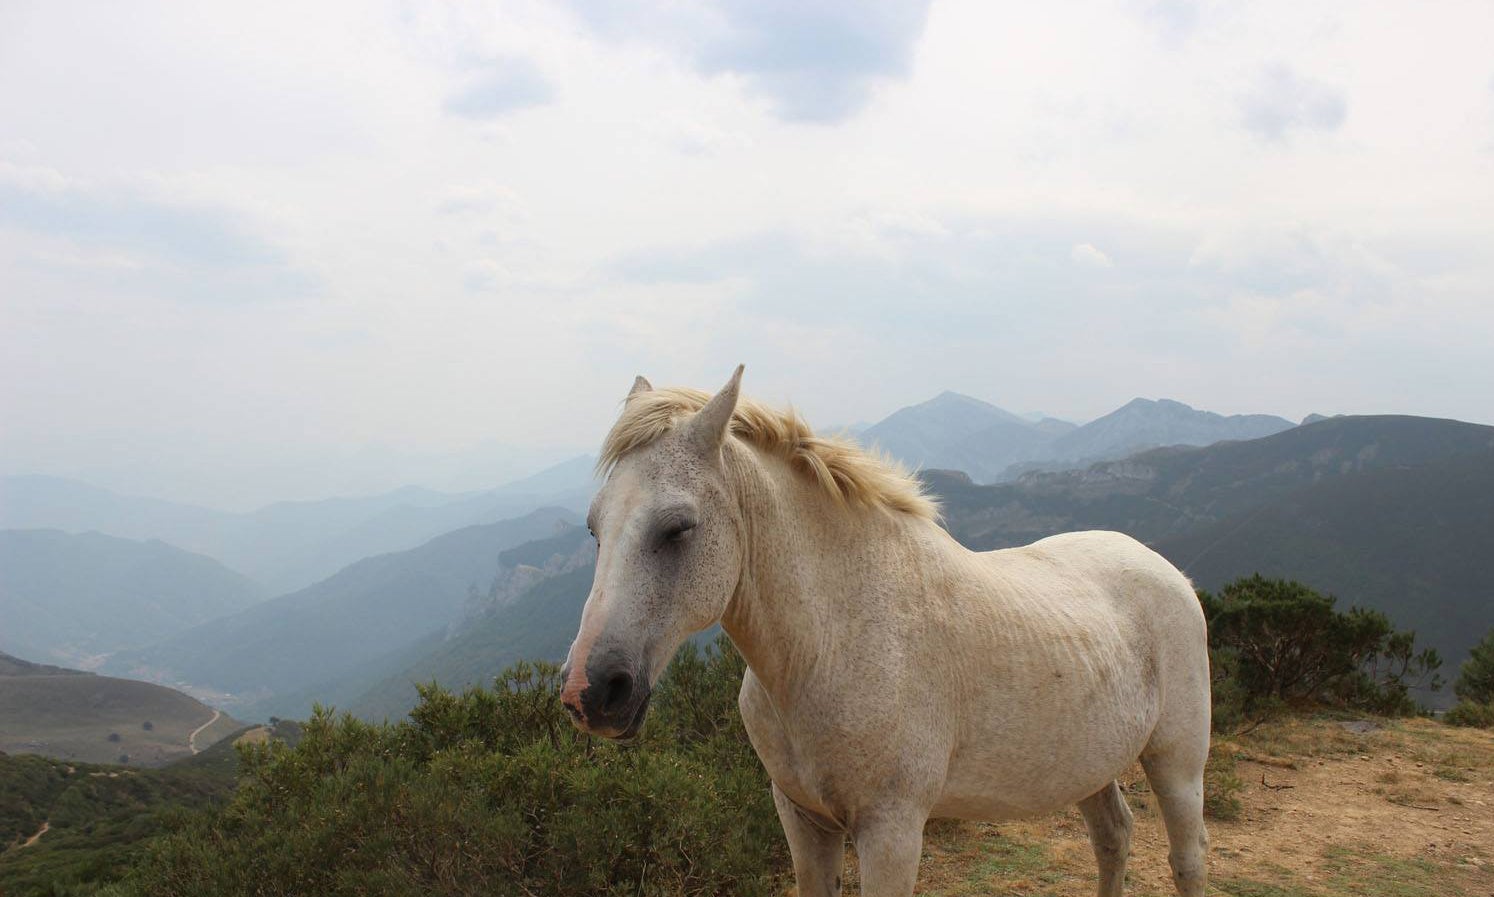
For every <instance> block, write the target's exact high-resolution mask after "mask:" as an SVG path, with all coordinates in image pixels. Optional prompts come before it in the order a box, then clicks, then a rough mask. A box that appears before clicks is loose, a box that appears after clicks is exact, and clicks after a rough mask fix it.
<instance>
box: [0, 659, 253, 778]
mask: <svg viewBox="0 0 1494 897" xmlns="http://www.w3.org/2000/svg"><path fill="white" fill-rule="evenodd" d="M212 717H213V710H212V708H210V707H208V706H207V705H205V704H203V703H201V702H200V701H197V700H196V699H194V698H192V697H189V696H187V695H185V694H182V693H181V692H179V691H176V690H174V689H170V688H165V687H164V686H160V685H152V684H151V683H148V682H137V681H135V680H132V679H115V678H112V677H109V676H94V675H91V674H76V673H73V672H71V671H69V672H68V673H66V674H61V675H30V676H0V720H3V728H0V751H5V752H8V753H33V754H42V755H46V756H49V757H55V758H58V759H63V760H72V761H82V762H88V763H111V762H117V761H118V758H119V757H120V756H121V755H128V756H129V758H130V759H129V763H130V765H131V766H161V765H163V764H166V763H169V762H171V761H172V760H177V759H181V758H182V757H186V756H189V755H190V754H191V751H190V749H189V748H188V744H187V738H188V736H189V735H190V734H191V732H192V731H193V730H194V729H196V728H197V727H198V726H201V725H202V724H204V723H206V722H208V721H209V720H211V719H212ZM146 722H150V723H151V729H150V730H146V729H145V728H144V724H145V723H146ZM237 727H238V724H237V723H235V722H234V721H233V720H232V719H230V718H228V717H227V716H222V717H220V718H219V720H218V722H216V723H214V724H213V725H212V726H210V727H209V728H207V729H205V730H204V731H203V732H202V733H201V734H200V735H198V737H197V746H198V748H199V749H201V748H203V747H205V746H207V745H210V744H212V743H213V742H214V741H215V740H217V739H218V738H222V737H223V736H224V735H226V734H227V733H228V732H229V731H231V730H233V729H234V728H237ZM111 733H114V734H118V735H119V740H118V741H110V740H109V735H110V734H111Z"/></svg>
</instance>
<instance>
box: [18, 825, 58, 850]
mask: <svg viewBox="0 0 1494 897" xmlns="http://www.w3.org/2000/svg"><path fill="white" fill-rule="evenodd" d="M51 827H52V823H51V822H43V823H42V827H41V830H40V831H38V832H37V833H36V834H34V835H32V836H31V837H29V838H27V839H26V840H25V841H22V842H21V845H20V846H21V847H30V846H31V845H33V844H35V843H36V842H37V841H39V840H41V836H42V835H45V834H46V833H47V829H49V828H51Z"/></svg>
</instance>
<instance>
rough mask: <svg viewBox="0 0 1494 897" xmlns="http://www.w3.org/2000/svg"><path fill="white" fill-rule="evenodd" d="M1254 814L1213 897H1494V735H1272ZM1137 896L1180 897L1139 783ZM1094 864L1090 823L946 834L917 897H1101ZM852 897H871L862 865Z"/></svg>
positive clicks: (1220, 839)
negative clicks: (861, 883) (863, 884)
mask: <svg viewBox="0 0 1494 897" xmlns="http://www.w3.org/2000/svg"><path fill="white" fill-rule="evenodd" d="M1226 749H1227V750H1228V751H1230V752H1231V753H1233V754H1234V755H1235V756H1236V757H1238V758H1239V760H1238V767H1237V774H1238V776H1239V779H1240V781H1241V783H1242V786H1243V787H1242V790H1241V791H1240V794H1239V797H1240V800H1241V805H1242V806H1241V810H1240V814H1239V817H1238V818H1236V819H1234V820H1229V821H1225V820H1219V819H1213V820H1210V822H1209V829H1210V834H1211V836H1212V837H1211V841H1212V843H1211V845H1210V851H1209V854H1210V856H1209V873H1210V889H1209V893H1210V895H1214V894H1221V895H1231V897H1363V895H1372V894H1382V895H1395V897H1489V895H1494V733H1489V732H1478V731H1471V730H1467V729H1454V728H1450V727H1447V726H1443V725H1441V724H1439V723H1434V722H1431V721H1427V720H1414V719H1413V720H1404V721H1395V722H1388V723H1383V724H1380V725H1378V726H1377V727H1375V728H1374V729H1372V730H1370V731H1354V730H1352V729H1345V728H1344V727H1343V726H1342V725H1340V724H1338V723H1336V722H1332V721H1327V720H1319V721H1312V722H1303V721H1295V720H1293V721H1284V722H1282V723H1280V724H1272V725H1269V726H1266V727H1262V729H1261V730H1258V731H1257V732H1255V733H1252V734H1251V735H1250V736H1247V737H1244V738H1239V739H1236V740H1235V741H1233V742H1230V743H1229V745H1228V746H1227V748H1226ZM1122 784H1124V785H1126V786H1127V789H1126V790H1127V799H1128V800H1129V802H1130V803H1131V806H1132V808H1133V810H1134V812H1135V814H1136V829H1135V833H1134V837H1133V841H1132V846H1131V862H1130V864H1129V871H1128V875H1127V877H1128V879H1129V881H1130V884H1129V885H1128V886H1127V890H1126V893H1127V895H1128V897H1129V895H1137V897H1163V895H1167V897H1170V895H1172V894H1173V893H1174V892H1173V889H1172V885H1171V882H1170V881H1169V874H1168V868H1167V840H1166V836H1165V835H1164V834H1163V832H1162V826H1161V819H1160V817H1159V816H1158V814H1157V811H1156V807H1155V803H1154V801H1153V799H1152V796H1151V794H1150V793H1149V792H1148V790H1147V787H1146V780H1145V779H1144V778H1143V777H1142V776H1141V774H1140V769H1139V768H1138V769H1135V770H1132V772H1131V773H1130V774H1128V775H1127V777H1126V778H1125V779H1124V780H1123V782H1122ZM1094 875H1095V867H1094V860H1093V858H1092V855H1091V853H1090V847H1089V841H1088V839H1087V836H1086V834H1085V830H1084V822H1083V820H1082V819H1081V818H1080V817H1079V814H1078V813H1077V812H1075V811H1069V812H1065V813H1059V814H1055V815H1053V816H1050V817H1046V818H1043V819H1035V820H1032V821H1030V822H1022V823H1012V824H1006V825H999V826H997V825H980V824H971V823H933V824H931V825H930V827H929V829H928V830H927V831H926V833H925V837H924V858H923V863H922V864H921V869H920V874H919V886H918V890H917V891H916V893H918V894H920V895H928V897H934V895H938V897H975V895H986V894H992V893H1000V894H1006V893H1011V894H1024V895H1044V897H1090V895H1092V894H1093V893H1094V887H1095V884H1094V881H1095V879H1094ZM846 878H847V885H848V887H847V889H846V891H845V893H846V895H847V897H851V895H854V894H857V893H859V889H858V888H856V887H855V875H854V865H853V864H850V863H848V864H847V870H846Z"/></svg>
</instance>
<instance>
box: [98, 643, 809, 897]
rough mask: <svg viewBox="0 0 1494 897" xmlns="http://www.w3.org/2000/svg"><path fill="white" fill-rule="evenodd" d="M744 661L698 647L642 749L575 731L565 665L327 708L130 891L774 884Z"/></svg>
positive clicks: (613, 889)
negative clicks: (399, 702) (384, 720)
mask: <svg viewBox="0 0 1494 897" xmlns="http://www.w3.org/2000/svg"><path fill="white" fill-rule="evenodd" d="M742 669H743V665H742V661H741V659H740V657H738V656H737V654H736V652H735V650H734V649H732V648H731V646H730V643H729V642H727V641H726V640H725V639H724V638H723V639H722V640H720V641H718V642H717V645H716V647H715V649H714V650H713V651H710V652H708V653H706V654H704V655H702V654H700V653H699V652H697V651H696V649H694V648H693V647H691V646H687V647H686V648H685V649H684V651H683V652H682V653H681V655H680V657H679V658H677V659H676V661H675V663H674V665H673V666H672V667H671V671H670V673H669V674H668V675H667V676H666V678H665V680H664V682H662V683H661V685H660V688H659V690H658V692H657V697H656V701H657V708H656V709H657V711H658V712H657V713H655V714H653V716H652V717H651V718H650V720H649V723H648V725H647V726H646V727H645V730H644V733H643V735H642V736H641V738H640V740H639V743H636V744H632V745H618V744H613V743H605V742H600V741H597V740H593V739H589V738H586V737H584V736H581V735H579V734H578V733H576V732H575V731H574V730H573V729H572V727H571V725H570V722H569V721H568V719H567V718H566V716H565V713H564V711H563V709H562V708H561V706H560V703H559V701H558V700H556V692H557V691H558V686H559V684H560V683H559V674H558V671H557V669H556V668H555V667H554V666H551V665H548V664H527V663H520V664H517V665H516V666H514V667H512V668H510V669H509V670H507V671H506V672H505V673H504V674H503V675H502V676H501V677H500V678H499V680H498V681H497V684H496V687H495V688H493V689H491V690H483V689H472V690H468V691H466V692H464V693H462V694H460V695H454V694H451V693H449V692H446V691H442V690H441V689H439V688H436V687H434V686H432V687H428V688H423V689H422V691H421V703H420V706H419V707H417V708H416V709H415V710H414V711H413V712H412V713H411V718H410V720H409V721H408V722H405V723H400V724H398V725H377V726H375V725H367V724H364V723H361V722H358V721H357V720H354V719H352V718H351V717H347V716H344V717H342V718H340V719H339V718H334V717H333V716H332V715H331V714H330V713H328V712H325V711H323V710H320V709H319V710H318V711H317V713H316V715H315V716H314V717H313V719H312V720H311V721H310V722H309V723H307V725H306V727H305V730H304V732H303V734H302V738H301V741H300V743H299V744H298V745H297V746H296V747H295V748H289V747H287V746H286V745H284V744H280V743H276V742H271V743H269V744H266V745H246V746H244V748H242V751H243V753H242V758H241V762H242V770H243V772H242V777H241V780H240V784H239V789H238V792H237V794H236V795H235V797H234V800H233V801H232V802H231V803H230V804H229V806H228V807H227V808H226V809H225V810H224V811H223V812H221V813H218V814H216V815H213V816H207V817H201V818H198V819H197V820H195V821H193V822H192V823H190V824H188V825H187V826H186V827H184V828H183V829H182V830H180V831H178V832H176V833H175V834H173V835H171V836H169V837H167V838H165V839H163V840H162V841H160V842H158V844H157V845H156V847H155V849H154V850H153V853H152V856H151V858H150V859H149V861H148V862H147V863H145V864H144V865H143V866H142V867H141V868H140V869H139V870H138V871H137V872H136V874H135V875H134V876H132V878H131V879H129V880H128V881H127V882H126V885H125V887H124V888H123V889H122V890H121V893H125V894H140V895H144V894H149V895H153V897H154V895H163V897H170V895H183V897H185V895H198V894H220V895H249V894H254V895H291V894H324V895H355V894H356V895H383V894H389V895H405V894H415V893H419V894H439V895H467V894H471V895H477V894H482V895H485V897H486V895H502V897H507V895H513V897H519V895H525V894H548V895H581V894H587V895H592V894H596V895H623V894H627V895H639V894H642V895H665V894H668V895H713V894H742V895H767V894H771V893H774V889H775V887H776V886H777V884H778V879H779V877H780V875H781V874H782V872H783V871H784V870H785V869H786V866H787V855H786V845H785V843H784V839H783V836H782V833H781V831H780V829H779V826H778V821H777V815H776V813H775V811H774V809H773V803H772V799H771V797H770V795H769V791H768V782H767V777H766V775H765V773H764V772H763V770H762V768H761V766H760V765H759V764H758V761H757V758H756V756H755V755H754V754H753V753H752V749H751V746H750V745H749V744H748V742H747V738H746V733H745V731H744V730H743V729H742V725H741V722H740V720H739V719H738V715H737V711H736V685H737V684H739V683H740V681H741V674H742Z"/></svg>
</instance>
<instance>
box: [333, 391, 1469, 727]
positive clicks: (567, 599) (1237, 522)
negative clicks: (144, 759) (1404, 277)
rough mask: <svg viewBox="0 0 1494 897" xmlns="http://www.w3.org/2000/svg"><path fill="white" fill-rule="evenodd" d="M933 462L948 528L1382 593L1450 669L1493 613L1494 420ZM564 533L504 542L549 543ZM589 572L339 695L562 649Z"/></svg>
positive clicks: (1411, 420) (455, 681) (565, 575)
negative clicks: (1104, 453)
mask: <svg viewBox="0 0 1494 897" xmlns="http://www.w3.org/2000/svg"><path fill="white" fill-rule="evenodd" d="M923 477H924V479H925V481H926V482H927V484H928V486H929V488H930V489H931V491H933V492H935V493H936V494H938V495H939V497H940V498H941V499H942V501H943V504H944V510H945V524H946V526H947V527H948V528H949V530H950V532H951V533H952V534H954V535H955V537H956V538H957V539H959V540H960V541H961V542H962V543H964V544H966V545H967V546H969V547H971V548H975V549H978V550H984V549H990V548H1003V547H1011V546H1015V545H1022V544H1026V543H1028V542H1031V541H1034V540H1036V539H1040V538H1042V537H1044V536H1048V535H1052V534H1054V533H1058V532H1064V531H1068V530H1073V529H1114V530H1120V531H1123V532H1128V533H1130V534H1132V535H1134V536H1137V537H1138V538H1141V539H1143V540H1144V541H1147V542H1149V543H1151V544H1152V545H1153V546H1154V547H1155V548H1157V549H1158V550H1159V551H1160V552H1161V553H1162V554H1164V555H1165V556H1167V557H1168V558H1169V559H1171V560H1172V561H1174V562H1175V563H1177V564H1178V565H1179V566H1180V567H1182V568H1183V569H1184V570H1185V571H1186V572H1188V573H1189V574H1190V575H1191V576H1192V577H1193V578H1194V580H1195V581H1196V582H1197V583H1198V584H1199V585H1200V586H1201V587H1206V588H1210V589H1217V588H1219V587H1220V586H1221V585H1223V584H1224V583H1225V582H1228V581H1229V580H1231V579H1234V578H1236V577H1240V576H1247V575H1249V574H1251V573H1255V572H1261V573H1264V574H1266V575H1270V576H1283V577H1290V578H1296V579H1299V580H1301V581H1303V582H1306V583H1308V584H1310V585H1313V586H1314V587H1316V588H1319V589H1321V590H1323V591H1326V592H1329V593H1332V594H1335V595H1337V596H1338V597H1339V598H1340V600H1341V602H1342V603H1343V604H1344V605H1345V606H1347V605H1357V606H1361V607H1368V608H1374V609H1378V610H1382V611H1384V612H1385V613H1387V614H1388V615H1389V616H1390V618H1391V620H1392V621H1393V622H1394V623H1395V624H1396V625H1397V626H1398V627H1401V628H1412V629H1415V630H1416V631H1417V632H1418V635H1419V639H1420V644H1421V645H1422V646H1428V645H1429V646H1432V647H1436V648H1438V649H1439V651H1441V653H1442V654H1443V656H1444V657H1445V658H1446V659H1447V661H1448V666H1447V668H1446V670H1445V671H1444V672H1445V673H1451V672H1452V671H1453V670H1454V669H1455V668H1456V665H1457V663H1458V662H1460V661H1461V659H1462V658H1463V657H1464V656H1466V654H1467V651H1468V648H1469V647H1470V646H1471V645H1472V644H1473V642H1475V641H1477V639H1478V638H1479V636H1480V635H1481V634H1482V633H1483V632H1485V631H1487V630H1488V629H1489V628H1490V627H1491V626H1494V601H1491V600H1490V598H1491V590H1490V586H1489V585H1488V583H1489V582H1490V581H1494V580H1491V579H1490V577H1489V567H1488V557H1487V555H1486V553H1485V552H1486V549H1485V550H1481V546H1487V545H1489V544H1494V502H1490V501H1489V500H1488V496H1489V495H1494V428H1491V427H1485V426H1479V425H1475V424H1466V423H1461V422H1458V421H1446V420H1434V419H1428V418H1415V417H1394V416H1385V417H1340V418H1332V419H1326V418H1325V419H1322V420H1320V421H1319V422H1316V423H1313V424H1310V425H1306V426H1302V427H1297V428H1292V429H1289V430H1285V431H1282V432H1280V433H1278V434H1275V435H1273V436H1270V437H1266V438H1262V439H1256V440H1248V441H1238V442H1224V443H1218V444H1215V445H1212V446H1208V447H1202V448H1177V447H1174V448H1168V449H1156V450H1152V451H1149V452H1143V453H1141V454H1138V455H1135V456H1132V457H1131V458H1128V459H1126V460H1124V461H1115V462H1104V463H1100V464H1096V465H1092V466H1091V467H1089V468H1087V469H1086V470H1083V471H1067V472H1061V473H1035V474H1029V475H1027V476H1025V477H1023V478H1022V479H1021V480H1019V481H1017V482H1015V483H1004V484H996V485H978V484H976V483H974V482H973V481H972V480H971V479H970V478H969V477H968V476H967V475H965V474H964V473H960V472H951V471H925V472H924V473H923ZM565 538H566V536H565V534H561V535H557V536H556V537H554V538H553V539H551V540H547V542H546V543H543V548H542V549H541V548H540V546H538V545H536V546H521V547H520V548H518V549H515V550H514V551H513V552H512V553H511V554H512V555H517V554H521V553H525V552H528V553H529V554H530V555H532V556H536V557H537V556H540V555H546V554H549V555H551V556H554V555H557V554H560V553H562V552H558V551H556V543H557V542H560V541H563V540H564V539H565ZM571 538H572V539H576V538H579V537H578V536H575V535H574V534H573V535H572V536H571ZM531 569H533V568H531ZM591 573H592V569H591V567H590V566H589V565H586V566H582V565H579V564H577V565H572V566H568V567H565V568H564V569H557V570H555V571H554V572H552V573H551V574H550V575H548V576H543V577H536V578H534V579H532V580H531V581H530V584H529V588H528V590H527V591H526V592H523V593H521V594H520V595H518V596H517V597H516V598H514V597H509V598H507V599H506V600H505V601H503V602H492V603H489V604H488V605H486V606H484V607H482V608H480V611H481V612H479V613H475V614H469V615H468V616H467V618H466V619H464V620H463V621H461V623H459V624H458V625H456V626H455V627H453V631H450V632H448V633H447V634H446V635H445V636H443V637H440V638H432V639H430V640H429V641H428V642H426V643H424V644H423V645H422V646H421V649H420V650H419V651H416V652H412V653H411V655H408V656H406V657H405V658H402V659H401V662H400V663H391V664H389V665H388V666H387V667H386V668H387V669H389V670H391V673H390V674H389V675H387V676H386V677H385V678H384V679H382V680H381V681H379V682H377V683H376V684H374V685H373V686H372V687H371V688H369V689H368V691H367V692H365V693H364V694H362V695H361V696H358V697H356V698H353V699H352V700H351V703H349V704H348V705H347V706H348V707H349V708H350V709H351V710H352V711H353V712H355V713H357V714H358V715H360V716H363V717H366V718H370V719H375V720H377V719H382V718H384V717H386V716H398V715H399V714H400V713H402V712H404V711H406V710H408V709H409V708H410V707H412V706H414V704H415V701H416V691H415V687H414V686H415V684H416V683H421V682H430V681H437V682H440V683H442V684H443V685H446V686H448V687H453V688H461V687H464V686H467V685H471V684H481V683H484V682H486V681H489V680H490V679H491V678H492V677H493V676H494V675H496V674H497V673H498V672H499V671H500V670H501V669H502V668H503V666H504V665H506V664H508V663H511V662H513V661H515V660H519V659H524V658H527V659H543V660H552V661H558V660H560V659H562V658H563V657H564V654H565V651H566V648H567V646H568V645H569V643H570V639H571V638H572V637H573V635H574V633H575V629H576V625H577V621H578V619H579V616H580V612H581V606H582V604H583V602H584V601H585V600H586V596H587V594H588V592H589V590H590V586H591ZM415 655H419V656H415ZM1427 697H1433V698H1435V697H1437V696H1429V695H1423V698H1424V699H1425V698H1427ZM1441 697H1443V698H1445V695H1444V696H1441Z"/></svg>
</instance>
